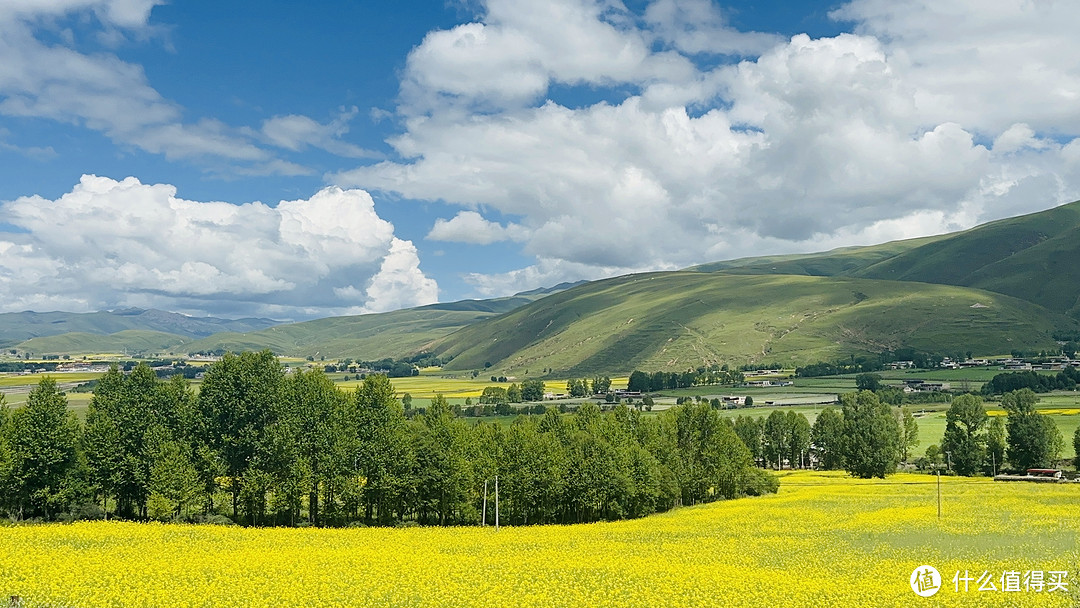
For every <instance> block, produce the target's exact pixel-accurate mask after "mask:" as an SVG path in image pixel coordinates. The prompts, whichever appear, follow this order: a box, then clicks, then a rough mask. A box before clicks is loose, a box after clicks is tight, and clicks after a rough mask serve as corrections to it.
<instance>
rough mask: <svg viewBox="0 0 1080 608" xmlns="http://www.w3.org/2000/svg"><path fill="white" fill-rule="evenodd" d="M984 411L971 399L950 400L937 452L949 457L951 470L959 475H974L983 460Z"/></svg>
mask: <svg viewBox="0 0 1080 608" xmlns="http://www.w3.org/2000/svg"><path fill="white" fill-rule="evenodd" d="M986 421H987V416H986V409H985V408H984V407H983V403H982V399H981V398H980V397H977V396H975V395H971V394H968V395H960V396H959V397H957V398H955V399H953V401H952V405H950V406H949V411H948V412H946V413H945V435H944V436H943V437H942V439H941V449H942V450H943V451H945V452H947V453H948V454H949V460H950V462H951V463H952V468H953V470H955V471H956V472H957V474H959V475H966V476H970V475H974V474H975V473H976V472H977V471H979V470H980V469H981V468H982V466H983V462H984V461H985V460H986V434H985V432H984V427H985V425H986Z"/></svg>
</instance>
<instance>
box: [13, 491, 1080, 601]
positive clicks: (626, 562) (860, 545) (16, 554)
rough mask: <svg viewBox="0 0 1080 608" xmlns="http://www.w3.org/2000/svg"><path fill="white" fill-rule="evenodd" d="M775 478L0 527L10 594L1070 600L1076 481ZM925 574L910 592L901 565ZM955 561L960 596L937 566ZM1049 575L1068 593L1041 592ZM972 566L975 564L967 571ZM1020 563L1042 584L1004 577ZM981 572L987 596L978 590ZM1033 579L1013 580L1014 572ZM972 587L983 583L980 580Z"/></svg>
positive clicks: (1075, 558)
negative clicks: (360, 513) (528, 517)
mask: <svg viewBox="0 0 1080 608" xmlns="http://www.w3.org/2000/svg"><path fill="white" fill-rule="evenodd" d="M942 486H943V492H942V494H943V497H944V500H943V510H944V516H943V517H942V518H941V519H940V520H939V519H938V517H937V500H936V492H935V485H934V478H932V477H929V476H925V475H911V474H899V475H895V476H891V477H889V478H888V479H887V480H885V481H881V480H875V481H856V480H852V479H849V478H847V477H845V476H844V475H842V474H837V473H813V472H795V473H791V474H786V475H784V476H783V480H782V485H781V489H780V493H779V494H777V495H775V496H767V497H763V498H748V499H740V500H735V501H730V502H724V503H716V504H711V505H703V506H698V507H690V508H682V509H678V510H676V511H673V512H671V513H667V514H664V515H657V516H653V517H649V518H646V519H641V520H635V521H624V522H617V523H600V524H590V525H577V526H543V527H526V528H503V529H502V530H501V531H500V532H498V533H495V532H494V530H492V529H491V528H487V529H480V528H444V529H435V528H409V529H375V528H370V529H347V530H317V529H242V528H224V527H211V526H189V525H147V524H132V523H112V522H108V523H106V522H98V523H78V524H72V525H41V526H17V527H8V528H0V593H2V596H0V598H2V599H3V600H6V599H7V598H8V597H9V596H11V595H19V596H21V597H22V598H23V606H27V607H31V606H89V607H95V606H110V607H111V606H200V607H204V606H205V607H209V606H538V607H539V606H644V607H650V606H769V607H770V608H780V607H784V606H814V607H818V606H826V607H827V606H920V605H926V606H1070V605H1075V604H1076V602H1077V598H1078V597H1080V595H1078V594H1077V587H1078V586H1080V576H1078V570H1080V555H1078V541H1080V517H1078V515H1080V484H1076V485H1073V484H1069V485H1067V486H1066V485H1064V484H1062V485H1040V484H1025V483H1013V484H1004V483H994V482H992V481H986V480H969V479H957V478H947V479H944V480H943V484H942ZM923 564H926V565H932V566H934V567H936V568H937V569H938V570H939V571H940V573H941V577H942V585H941V588H940V591H939V592H938V593H937V594H936V595H934V596H933V597H932V598H929V599H924V598H921V597H918V596H917V595H915V593H914V592H913V591H912V588H911V586H910V584H909V577H910V575H911V573H912V571H913V570H914V569H915V568H916V567H918V566H921V565H923ZM957 571H959V572H960V573H961V574H963V573H964V572H965V571H967V572H968V574H969V576H970V577H971V578H972V579H973V580H972V581H971V582H970V583H968V585H969V590H968V591H967V592H964V591H963V583H962V582H961V583H960V590H959V591H956V590H955V589H954V584H953V576H954V574H955V573H956V572H957ZM1056 571H1066V572H1068V574H1067V576H1066V577H1065V578H1064V579H1063V580H1064V581H1065V582H1066V583H1067V592H1062V591H1060V590H1056V591H1053V592H1050V591H1049V587H1050V584H1049V581H1050V580H1052V579H1053V578H1055V577H1058V576H1060V575H1051V572H1056ZM984 572H986V573H987V574H986V576H984V575H983V573H984ZM1014 572H1015V573H1018V574H1017V575H1016V576H1018V577H1019V576H1023V575H1026V574H1028V573H1030V572H1039V573H1042V575H1043V580H1044V581H1045V583H1046V584H1044V585H1043V587H1042V589H1043V590H1042V591H1036V590H1034V588H1033V587H1034V585H1031V584H1029V586H1028V589H1027V590H1025V589H1024V587H1022V586H1021V587H1020V591H1004V590H1003V585H1005V584H1006V583H1009V581H1014V580H1018V579H1016V578H1014V577H1013V575H1011V574H1010V573H1014ZM976 578H984V579H985V578H988V579H989V580H990V582H991V583H992V584H993V585H994V587H995V588H996V589H997V590H996V591H989V590H987V591H979V590H978V587H979V586H980V584H979V583H976V582H975V580H974V579H976ZM1035 580H1037V579H1029V583H1030V582H1033V581H1035ZM982 586H986V585H985V583H982Z"/></svg>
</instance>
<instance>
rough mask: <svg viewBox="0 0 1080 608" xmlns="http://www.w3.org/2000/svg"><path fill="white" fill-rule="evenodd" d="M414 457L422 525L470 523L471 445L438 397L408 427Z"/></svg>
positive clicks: (443, 401) (471, 487) (466, 434)
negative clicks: (412, 433) (411, 436)
mask: <svg viewBox="0 0 1080 608" xmlns="http://www.w3.org/2000/svg"><path fill="white" fill-rule="evenodd" d="M410 429H412V430H413V432H414V435H413V442H414V443H413V445H414V450H415V454H416V472H415V475H416V498H417V508H418V514H419V518H420V520H421V522H422V523H435V524H438V525H441V526H445V525H449V524H451V523H455V522H467V523H473V522H472V518H471V517H470V515H471V513H472V512H474V511H475V509H471V505H472V501H471V496H472V494H471V492H472V490H473V488H474V484H473V478H472V475H473V468H472V466H471V460H472V456H473V450H474V447H475V446H474V445H473V444H472V442H471V441H470V434H469V432H468V427H466V426H465V424H464V423H463V422H462V421H461V420H457V419H454V417H453V416H452V414H451V413H450V405H449V404H448V403H447V402H446V398H445V397H443V396H442V395H436V396H435V398H434V399H432V400H431V407H430V408H428V411H427V413H425V414H424V415H423V416H421V417H420V424H414V425H411V426H410Z"/></svg>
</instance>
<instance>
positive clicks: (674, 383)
mask: <svg viewBox="0 0 1080 608" xmlns="http://www.w3.org/2000/svg"><path fill="white" fill-rule="evenodd" d="M744 380H745V377H744V375H743V373H742V372H740V371H737V370H729V369H728V367H727V366H726V365H724V366H719V365H711V366H708V367H699V368H697V369H692V370H686V371H684V372H662V371H657V372H652V373H648V372H643V371H641V370H634V371H633V372H631V373H630V378H629V380H628V381H627V384H626V390H628V391H631V392H640V393H650V392H653V393H655V392H657V391H662V390H671V389H676V388H690V387H691V386H701V385H714V384H740V383H742V382H743V381H744Z"/></svg>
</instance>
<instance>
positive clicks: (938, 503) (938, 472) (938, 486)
mask: <svg viewBox="0 0 1080 608" xmlns="http://www.w3.org/2000/svg"><path fill="white" fill-rule="evenodd" d="M937 516H938V519H941V467H940V466H939V467H938V470H937Z"/></svg>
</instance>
